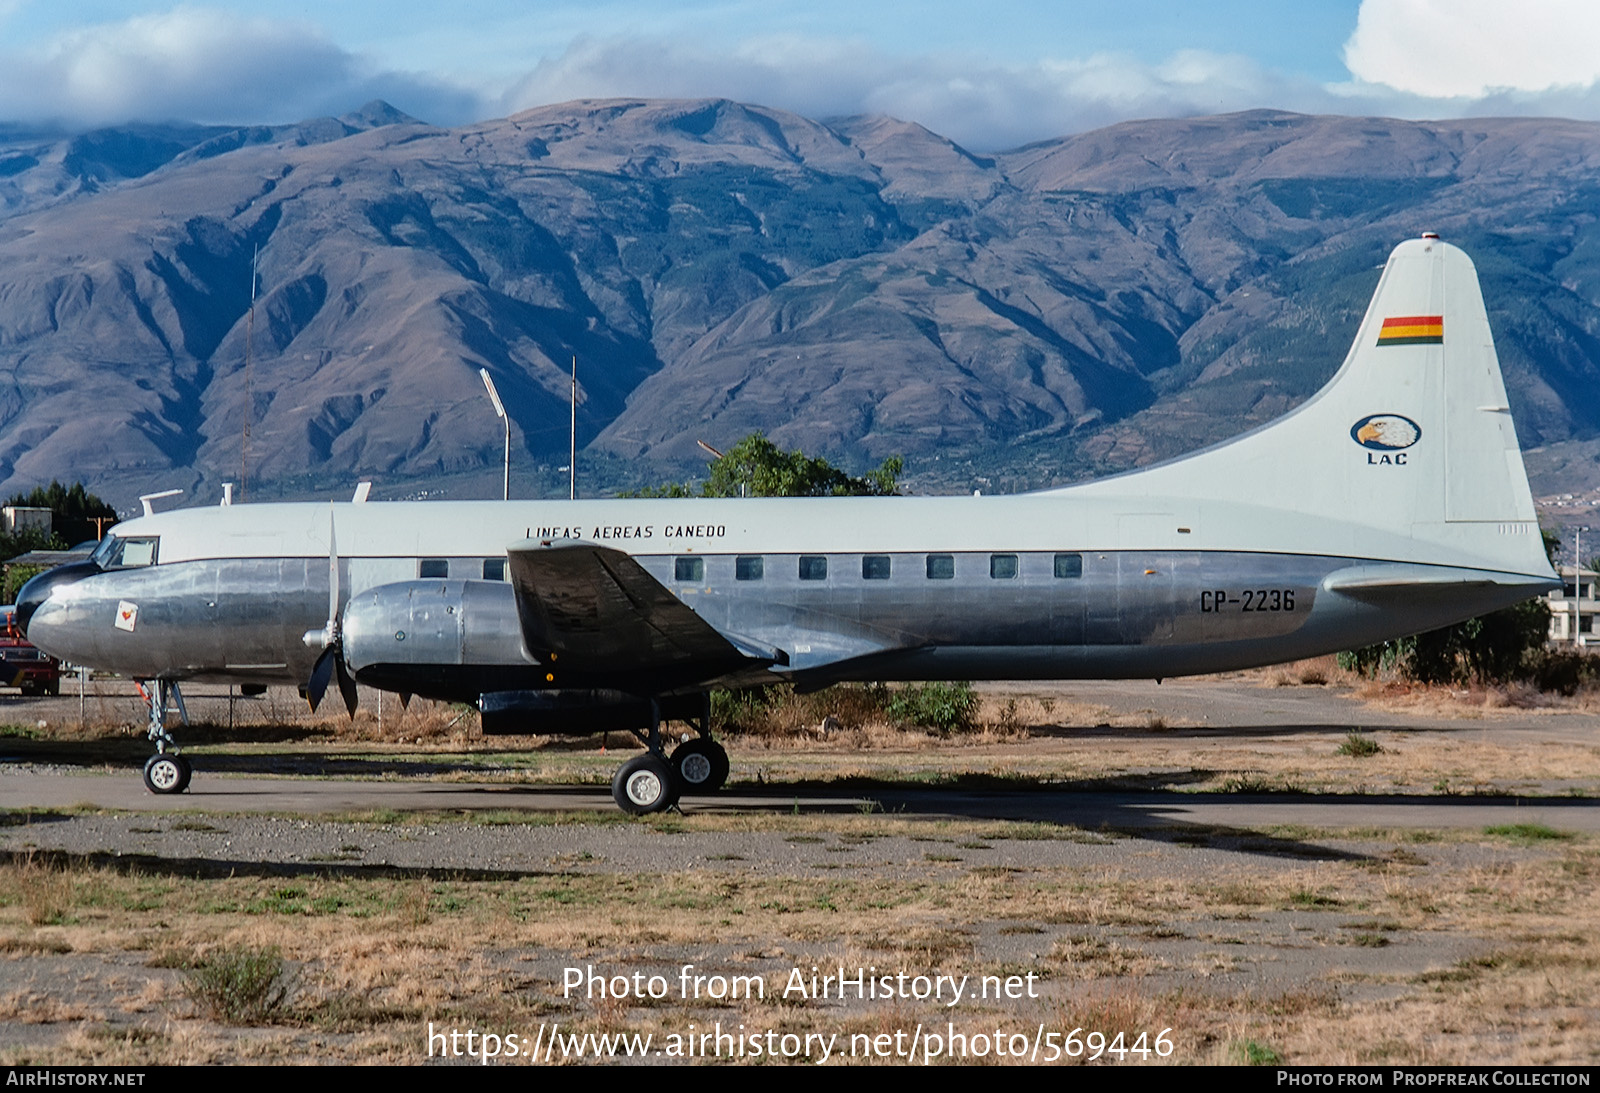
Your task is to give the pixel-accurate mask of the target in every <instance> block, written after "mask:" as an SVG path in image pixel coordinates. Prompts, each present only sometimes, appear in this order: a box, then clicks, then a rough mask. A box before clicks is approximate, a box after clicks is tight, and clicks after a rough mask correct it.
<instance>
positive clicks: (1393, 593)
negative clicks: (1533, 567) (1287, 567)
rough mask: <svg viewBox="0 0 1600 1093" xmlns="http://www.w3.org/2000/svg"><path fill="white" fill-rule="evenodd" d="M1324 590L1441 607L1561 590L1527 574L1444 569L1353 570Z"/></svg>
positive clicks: (1334, 576)
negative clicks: (1473, 598)
mask: <svg viewBox="0 0 1600 1093" xmlns="http://www.w3.org/2000/svg"><path fill="white" fill-rule="evenodd" d="M1322 587H1323V588H1324V589H1325V590H1327V591H1329V592H1337V593H1339V594H1340V595H1342V596H1349V597H1350V598H1351V599H1355V600H1361V601H1362V602H1364V603H1371V604H1375V605H1383V606H1400V605H1403V604H1408V603H1409V604H1424V603H1439V602H1443V601H1446V600H1449V599H1452V598H1461V597H1464V596H1467V595H1468V594H1475V593H1482V592H1484V591H1487V590H1489V589H1493V588H1503V589H1505V590H1506V592H1507V593H1510V594H1511V599H1510V600H1509V601H1508V602H1516V601H1517V600H1522V599H1527V598H1528V597H1530V596H1537V595H1538V594H1539V593H1541V592H1546V591H1549V590H1550V589H1552V588H1557V587H1559V584H1558V582H1557V581H1556V580H1554V579H1553V578H1545V577H1537V576H1530V575H1528V574H1525V573H1488V572H1484V571H1483V570H1477V569H1453V568H1445V567H1441V566H1421V565H1418V566H1396V565H1383V566H1352V567H1350V568H1349V569H1341V570H1338V571H1337V572H1335V573H1330V574H1328V576H1327V577H1326V578H1324V579H1323V582H1322Z"/></svg>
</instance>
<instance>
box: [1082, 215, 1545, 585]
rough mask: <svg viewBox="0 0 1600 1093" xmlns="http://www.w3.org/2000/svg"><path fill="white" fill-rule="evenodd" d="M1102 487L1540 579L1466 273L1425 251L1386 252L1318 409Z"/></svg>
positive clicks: (1522, 489)
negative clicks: (1223, 505) (1260, 514)
mask: <svg viewBox="0 0 1600 1093" xmlns="http://www.w3.org/2000/svg"><path fill="white" fill-rule="evenodd" d="M1113 482H1114V483H1115V485H1112V483H1113ZM1101 485H1102V484H1101V483H1094V484H1092V485H1090V486H1086V487H1080V488H1081V489H1084V490H1085V491H1087V492H1093V493H1098V492H1102V491H1101V489H1100V488H1099V487H1101ZM1105 487H1106V488H1105V490H1104V492H1107V493H1109V492H1113V491H1114V492H1117V493H1121V494H1125V495H1126V494H1132V495H1135V496H1143V497H1157V496H1162V497H1170V498H1185V499H1189V500H1190V501H1192V502H1196V503H1198V504H1199V505H1200V506H1201V507H1202V508H1203V507H1204V506H1205V503H1206V501H1208V500H1214V501H1219V502H1232V503H1236V504H1239V505H1245V506H1263V507H1268V508H1271V509H1273V510H1275V511H1277V512H1280V513H1283V512H1287V513H1300V514H1304V515H1305V516H1308V517H1313V518H1321V520H1314V521H1313V522H1312V524H1311V525H1308V526H1315V525H1316V524H1318V523H1322V522H1323V521H1326V522H1327V523H1326V524H1325V525H1324V526H1331V525H1332V524H1333V523H1335V522H1336V523H1337V524H1338V525H1341V526H1344V527H1349V526H1351V525H1354V526H1356V527H1357V528H1366V529H1370V530H1371V531H1372V532H1373V533H1375V534H1373V535H1371V536H1367V537H1365V540H1366V541H1378V540H1382V541H1385V542H1386V543H1388V544H1389V546H1388V547H1387V548H1386V554H1387V555H1393V554H1395V553H1396V552H1397V551H1398V552H1400V553H1405V554H1407V555H1409V556H1410V557H1409V558H1408V559H1406V560H1414V561H1433V562H1444V563H1449V564H1455V565H1469V566H1476V567H1481V568H1490V569H1496V570H1503V571H1509V572H1517V573H1530V574H1531V573H1537V574H1540V575H1546V574H1548V573H1549V572H1550V568H1549V562H1548V560H1547V559H1546V557H1545V553H1544V549H1543V543H1542V539H1541V537H1540V535H1539V529H1538V523H1537V519H1536V517H1535V514H1534V509H1533V499H1532V497H1531V496H1530V495H1529V492H1528V479H1527V475H1526V473H1525V472H1524V471H1523V467H1522V455H1521V451H1520V449H1519V448H1518V446H1517V436H1516V429H1515V428H1514V427H1513V425H1512V422H1511V413H1510V407H1509V406H1508V405H1507V402H1506V393H1505V386H1504V384H1503V383H1502V381H1501V378H1500V363H1499V360H1498V358H1497V357H1496V355H1495V351H1494V340H1493V338H1492V337H1491V335H1490V332H1489V318H1488V315H1487V313H1486V312H1485V310H1484V306H1483V295H1482V293H1481V291H1480V290H1479V287H1478V275H1477V271H1476V270H1475V269H1474V268H1473V265H1472V261H1471V259H1469V258H1468V257H1467V256H1466V255H1465V254H1464V253H1462V252H1461V251H1460V250H1458V249H1457V248H1455V247H1452V246H1450V245H1449V244H1447V243H1443V242H1440V241H1439V239H1438V237H1437V236H1433V235H1425V236H1423V237H1422V238H1421V239H1413V240H1409V241H1407V242H1404V243H1401V244H1400V245H1399V246H1398V247H1396V248H1395V249H1394V252H1393V253H1392V254H1391V255H1390V256H1389V261H1388V263H1387V265H1385V267H1384V270H1383V276H1382V277H1381V278H1380V279H1379V281H1378V289H1377V292H1376V293H1375V294H1374V295H1373V298H1372V303H1371V305H1370V306H1369V307H1368V308H1367V314H1366V317H1365V318H1364V319H1363V320H1362V322H1361V328H1360V330H1359V331H1358V332H1357V334H1356V340H1355V344H1354V345H1353V346H1352V347H1351V349H1350V353H1349V355H1348V356H1346V357H1345V361H1344V364H1343V366H1342V367H1341V368H1340V369H1339V371H1338V372H1337V373H1336V374H1335V375H1334V377H1333V379H1332V380H1330V381H1329V382H1328V384H1327V386H1325V387H1324V388H1323V389H1322V390H1321V391H1319V392H1318V393H1317V394H1316V395H1314V396H1313V397H1312V398H1310V399H1308V400H1307V401H1306V402H1305V403H1303V404H1302V405H1300V406H1299V407H1297V408H1296V409H1295V410H1294V411H1292V412H1291V413H1289V414H1287V415H1285V416H1284V417H1282V418H1280V419H1279V420H1277V421H1275V422H1272V423H1271V424H1269V425H1267V426H1265V427H1263V428H1261V429H1258V430H1256V431H1254V432H1252V433H1248V434H1246V435H1244V436H1241V437H1238V438H1236V439H1234V440H1231V441H1228V442H1226V443H1224V444H1221V445H1218V446H1217V447H1214V448H1211V449H1207V450H1206V451H1203V452H1200V453H1197V454H1195V455H1192V456H1188V457H1185V458H1183V459H1179V460H1175V461H1173V462H1172V463H1168V464H1163V465H1161V466H1158V467H1152V468H1150V469H1148V470H1145V471H1139V472H1135V473H1133V474H1129V475H1125V476H1122V477H1120V478H1118V479H1115V480H1106V483H1105ZM1268 530H1270V529H1268ZM1340 537H1341V538H1343V536H1340ZM1267 538H1269V539H1270V538H1271V536H1270V534H1269V535H1268V536H1267ZM1397 543H1399V544H1406V543H1408V544H1409V547H1405V546H1402V547H1399V548H1397V547H1396V546H1395V544H1397ZM1332 548H1333V545H1332V544H1330V545H1329V547H1328V548H1325V549H1332Z"/></svg>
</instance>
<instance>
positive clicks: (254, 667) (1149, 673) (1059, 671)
mask: <svg viewBox="0 0 1600 1093" xmlns="http://www.w3.org/2000/svg"><path fill="white" fill-rule="evenodd" d="M1123 507H1124V508H1125V506H1123ZM1134 507H1136V508H1145V509H1148V508H1151V507H1152V506H1150V505H1148V504H1142V505H1139V506H1134ZM1166 507H1168V508H1174V507H1176V506H1173V505H1169V506H1166ZM1072 508H1073V506H1067V507H1065V508H1064V507H1063V501H1062V500H1061V499H1057V498H1052V497H1047V496H1042V495H1031V496H1026V497H1017V498H1004V497H994V498H884V499H818V500H810V501H695V502H683V501H612V502H604V501H598V502H577V503H570V502H569V503H562V502H521V503H519V502H473V503H426V502H418V503H398V504H378V503H374V504H366V505H338V506H318V505H309V504H308V505H264V506H232V507H224V508H218V509H202V510H195V509H190V510H182V511H180V512H174V513H168V514H161V515H156V516H153V517H147V518H143V519H140V520H136V521H131V522H129V523H127V524H124V525H121V526H119V527H118V528H117V529H116V534H117V535H119V536H124V537H140V536H143V537H149V538H154V539H156V540H158V543H159V546H158V548H157V550H156V554H155V562H154V564H148V565H139V566H135V567H132V568H123V569H108V570H104V571H95V572H90V573H87V574H85V575H82V576H80V577H79V578H78V579H76V580H74V581H72V582H70V583H68V584H64V585H63V586H61V587H59V588H57V589H54V590H52V592H51V594H50V595H49V596H48V598H47V599H46V600H45V601H44V602H42V603H40V604H39V605H38V606H37V607H36V608H35V610H34V611H33V613H32V616H31V618H30V619H29V622H28V632H29V635H30V638H31V639H32V640H33V641H35V642H36V643H37V644H38V645H39V646H40V647H41V648H44V649H46V650H48V651H50V652H52V653H54V654H55V655H57V656H60V657H63V658H65V659H68V660H71V661H73V662H76V663H85V664H91V665H93V666H95V667H97V668H100V669H103V670H108V671H114V672H118V673H121V674H124V675H127V676H131V677H133V678H140V679H152V678H161V679H173V680H184V679H206V680H218V681H224V680H225V681H236V682H250V683H262V682H293V683H303V682H305V680H306V679H307V677H308V675H309V674H310V672H311V667H312V664H313V663H314V662H315V660H316V658H317V655H318V653H319V650H318V649H316V648H313V647H308V645H307V643H306V641H305V640H304V638H305V635H306V634H307V632H308V631H313V630H315V629H316V628H317V627H319V626H321V625H323V623H324V621H325V620H326V618H327V616H328V606H329V586H330V570H329V557H328V554H327V553H326V551H327V545H326V544H327V542H328V536H327V532H326V530H323V531H320V533H319V530H318V529H319V527H321V528H327V527H329V526H332V525H335V524H336V526H337V542H338V544H340V545H341V549H340V553H339V555H338V557H337V562H336V564H337V565H338V567H339V581H340V588H341V591H340V600H341V603H340V608H339V610H340V614H341V616H342V620H343V631H344V655H345V659H346V661H347V663H348V664H349V666H350V669H351V671H352V672H353V673H354V674H355V676H356V678H357V679H358V680H360V681H362V682H365V683H369V684H371V685H374V686H380V687H385V688H388V689H392V690H397V691H406V692H410V693H419V694H425V695H433V696H436V697H441V698H450V699H456V700H476V699H477V698H478V697H479V696H480V695H481V694H483V693H487V692H495V691H504V690H528V689H539V688H540V687H543V686H548V685H557V686H566V687H572V686H607V687H615V688H620V689H622V690H629V689H630V688H635V689H639V690H645V691H665V690H681V689H685V688H689V689H692V688H696V687H703V686H709V685H713V684H718V683H721V684H731V685H744V684H752V683H758V682H762V681H773V680H778V679H789V680H795V681H799V682H802V683H803V682H806V681H807V680H822V679H885V680H893V679H968V678H983V679H1070V678H1132V677H1156V678H1159V677H1166V676H1175V675H1183V674H1192V673H1202V672H1213V671H1221V670H1226V669H1235V668H1241V667H1246V666H1251V665H1259V664H1265V663H1273V662H1279V661H1284V660H1291V659H1295V658H1300V657H1306V656H1313V655H1317V654H1321V653H1326V652H1330V651H1333V650H1338V649H1345V648H1351V647H1354V646H1358V645H1362V644H1365V643H1368V642H1371V641H1375V640H1378V639H1381V638H1384V637H1388V636H1393V635H1394V634H1395V633H1396V632H1399V631H1406V632H1409V631H1415V630H1423V629H1428V628H1430V627H1433V626H1439V625H1444V624H1447V623H1450V622H1454V621H1458V620H1460V619H1462V618H1466V617H1469V616H1472V615H1475V614H1479V613H1481V612H1483V611H1487V610H1491V609H1494V608H1497V607H1501V606H1505V605H1507V604H1509V603H1514V602H1516V601H1517V600H1520V599H1523V598H1526V597H1527V596H1529V595H1531V594H1535V593H1537V592H1538V591H1540V590H1542V589H1543V588H1545V587H1547V586H1548V584H1549V581H1548V578H1546V577H1545V576H1543V575H1541V574H1538V573H1529V574H1517V573H1506V572H1502V571H1496V570H1492V569H1490V568H1488V567H1487V566H1484V565H1482V564H1481V563H1480V564H1473V558H1472V557H1471V552H1470V550H1463V551H1461V552H1459V553H1460V556H1459V557H1458V558H1456V559H1454V560H1455V561H1456V562H1457V563H1458V564H1456V565H1450V566H1442V565H1437V564H1428V563H1422V562H1419V561H1418V560H1416V559H1414V558H1410V557H1407V556H1406V555H1407V550H1406V547H1405V544H1404V542H1403V541H1400V540H1398V539H1396V540H1394V541H1392V542H1388V543H1385V544H1383V545H1384V546H1386V547H1387V548H1388V549H1387V553H1388V557H1382V556H1378V557H1374V556H1372V555H1367V556H1361V555H1354V554H1328V553H1319V552H1310V553H1297V552H1293V551H1290V550H1279V551H1271V550H1267V551H1263V550H1245V549H1239V548H1238V544H1236V543H1231V542H1230V540H1233V539H1236V538H1238V537H1239V535H1238V533H1237V526H1238V524H1239V522H1240V521H1241V520H1243V519H1244V518H1245V517H1244V515H1243V514H1241V513H1238V512H1230V511H1228V510H1227V508H1226V507H1225V506H1221V505H1213V506H1209V507H1205V506H1200V507H1196V506H1190V511H1188V512H1185V513H1183V514H1181V515H1172V516H1170V517H1168V516H1165V515H1162V514H1153V515H1152V514H1145V513H1138V514H1133V515H1130V514H1128V513H1126V512H1118V511H1115V510H1116V509H1117V508H1118V506H1114V505H1107V504H1103V503H1101V504H1090V505H1083V506H1077V508H1078V509H1079V512H1078V514H1077V517H1076V519H1071V518H1068V517H1065V516H1063V513H1071V512H1072ZM1096 510H1104V511H1098V512H1097V511H1096ZM552 513H555V514H559V515H562V516H566V517H568V519H565V520H561V521H559V522H557V521H554V520H553V518H552ZM1052 516H1053V518H1051V517H1052ZM1180 520H1181V521H1182V522H1181V523H1180V522H1179V521H1180ZM1294 523H1295V521H1294V520H1293V518H1292V517H1290V516H1287V515H1286V516H1284V517H1283V520H1282V526H1281V527H1280V529H1279V534H1278V535H1277V536H1276V538H1277V539H1279V541H1280V542H1281V543H1283V544H1286V545H1288V544H1293V543H1294V542H1295V541H1296V540H1297V539H1302V540H1303V539H1307V538H1315V537H1318V536H1319V535H1325V533H1326V532H1325V529H1319V528H1317V527H1315V526H1313V527H1310V528H1308V529H1307V530H1306V531H1305V533H1304V534H1299V535H1297V534H1295V533H1294V531H1293V529H1292V525H1293V524H1294ZM1073 524H1076V525H1078V526H1076V527H1073V526H1070V525H1073ZM1051 525H1054V526H1051ZM196 529H202V530H200V531H198V532H197V530H196ZM1097 530H1098V535H1097V534H1096V531H1097ZM528 532H533V533H534V534H535V535H537V534H538V533H541V532H543V533H558V534H563V535H566V536H567V537H569V538H590V537H604V538H606V539H607V540H608V541H610V542H612V544H613V545H617V546H620V547H622V548H624V549H628V550H629V551H630V553H632V555H633V557H634V558H635V560H637V561H638V562H639V563H640V564H641V565H642V566H643V567H644V569H645V570H646V571H648V572H649V573H650V574H651V575H652V576H653V577H655V578H656V579H657V580H658V581H660V583H661V584H662V585H663V586H665V587H666V588H667V589H669V590H670V591H671V592H673V593H674V594H675V595H676V596H677V597H678V598H679V599H681V600H682V602H683V603H684V604H686V605H688V606H689V607H691V608H692V609H693V610H694V611H695V612H696V613H697V614H698V615H699V616H701V617H702V618H703V619H705V620H706V621H707V622H708V623H710V624H711V625H712V626H713V627H715V628H716V629H717V630H718V631H720V632H722V633H724V634H727V635H730V636H732V637H734V638H736V639H737V640H739V641H740V642H742V643H743V644H744V645H745V646H748V647H751V648H758V649H770V650H773V651H774V652H775V653H776V654H777V656H776V658H775V659H776V661H777V663H774V664H772V665H771V666H770V667H764V668H762V669H761V670H759V671H751V670H748V669H741V670H739V671H736V672H732V673H727V674H724V675H722V676H720V677H718V676H713V677H707V678H691V679H684V680H679V681H675V682H674V684H673V686H672V687H662V686H661V685H660V684H659V682H652V681H638V680H633V679H631V678H630V673H629V666H628V664H626V663H617V664H615V665H613V666H610V668H609V669H608V671H607V672H606V674H605V677H604V678H587V677H586V678H581V679H574V678H572V677H571V676H570V675H569V674H563V675H562V676H561V678H560V679H559V680H547V679H546V676H548V675H550V674H551V673H550V672H548V671H547V670H546V669H548V668H550V667H551V666H550V665H548V664H543V663H541V662H540V660H539V659H538V658H537V657H535V656H533V655H531V654H530V653H529V652H528V650H527V648H526V646H525V643H524V641H523V637H522V630H521V627H520V623H519V613H518V605H517V602H516V597H515V595H514V590H513V588H512V586H511V584H509V583H508V582H506V581H504V580H498V579H495V580H485V579H484V575H485V572H486V566H487V567H488V568H487V571H488V572H489V573H490V574H492V575H495V574H497V571H502V570H503V562H504V559H505V557H506V543H507V542H508V541H510V540H512V539H513V538H517V537H522V536H523V535H524V534H526V533H528ZM635 533H637V534H635ZM1119 534H1120V536H1121V538H1123V539H1124V540H1126V542H1125V543H1124V544H1123V545H1121V546H1117V545H1113V544H1110V543H1105V542H1097V539H1107V538H1114V537H1116V536H1117V535H1119ZM613 535H615V536H616V538H615V539H613V538H612V536H613ZM830 539H834V540H838V539H849V540H851V543H850V546H851V548H852V549H849V550H837V549H834V550H829V549H826V546H827V541H828V540H830ZM403 540H409V544H408V546H409V549H407V552H406V553H403V554H401V553H392V552H384V553H379V552H377V551H376V550H374V549H373V546H374V544H377V543H387V544H393V543H395V542H396V541H403ZM1140 540H1143V541H1144V542H1143V545H1140ZM1159 540H1165V542H1164V543H1162V542H1158V541H1159ZM913 541H920V542H921V543H923V544H926V547H925V548H924V549H919V550H908V549H905V547H906V546H907V544H908V543H909V542H913ZM1185 541H1192V542H1195V544H1196V545H1195V547H1193V548H1189V549H1183V548H1182V547H1181V546H1180V545H1179V544H1180V543H1184V542H1185ZM347 543H348V544H350V548H349V550H350V552H349V553H347V552H345V549H344V548H343V544H347ZM293 544H300V553H299V554H298V555H297V556H296V555H290V554H289V553H288V552H287V551H288V549H289V548H290V547H291V546H292V545H293ZM878 544H882V549H875V547H876V546H877V545H878ZM230 545H231V546H232V547H233V548H234V550H235V551H237V552H239V553H243V551H245V550H249V551H251V552H253V553H255V554H256V555H258V556H246V557H240V556H233V557H230V556H228V553H229V547H230ZM662 546H669V549H666V550H662V549H661V547H662ZM796 546H798V547H799V549H795V547H796ZM930 547H931V549H929V548H930ZM973 547H983V548H984V549H973ZM318 548H320V549H318ZM641 548H642V549H641ZM786 548H787V549H786ZM1385 570H1392V571H1393V572H1394V573H1396V574H1403V575H1408V576H1412V577H1415V576H1417V575H1419V574H1426V573H1430V572H1431V573H1435V574H1438V575H1442V576H1454V577H1456V578H1461V577H1462V576H1463V575H1465V577H1466V578H1467V580H1466V581H1465V583H1463V584H1460V585H1459V586H1458V587H1457V591H1456V592H1455V593H1454V594H1451V595H1449V596H1443V597H1441V596H1433V597H1431V598H1430V597H1426V596H1423V597H1420V598H1418V597H1412V598H1411V599H1409V600H1408V601H1407V602H1406V603H1405V605H1404V617H1403V618H1397V617H1396V611H1395V609H1394V608H1393V606H1392V605H1388V604H1384V603H1373V602H1371V601H1370V600H1367V599H1362V598H1358V597H1352V596H1349V595H1345V594H1342V593H1340V592H1336V591H1330V590H1329V588H1328V587H1326V585H1327V582H1329V580H1330V579H1332V578H1334V577H1336V576H1337V575H1339V574H1349V573H1352V572H1359V573H1372V572H1379V571H1385ZM424 574H430V575H429V576H424ZM440 574H442V575H440ZM1474 576H1476V577H1478V578H1481V579H1479V580H1472V579H1471V578H1473V577H1474ZM741 577H743V578H744V579H741ZM130 607H131V608H132V610H133V612H134V616H133V619H132V622H131V625H128V624H127V620H124V625H120V626H119V625H118V618H119V613H123V614H125V613H126V612H127V611H128V610H129V608H130ZM397 635H398V636H397Z"/></svg>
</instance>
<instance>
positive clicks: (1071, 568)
mask: <svg viewBox="0 0 1600 1093" xmlns="http://www.w3.org/2000/svg"><path fill="white" fill-rule="evenodd" d="M1056 576H1057V577H1081V576H1083V555H1082V554H1057V555H1056Z"/></svg>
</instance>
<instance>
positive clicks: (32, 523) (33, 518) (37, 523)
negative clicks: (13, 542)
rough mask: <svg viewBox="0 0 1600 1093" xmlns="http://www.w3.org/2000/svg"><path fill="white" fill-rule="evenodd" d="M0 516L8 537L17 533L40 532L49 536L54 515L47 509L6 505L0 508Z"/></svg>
mask: <svg viewBox="0 0 1600 1093" xmlns="http://www.w3.org/2000/svg"><path fill="white" fill-rule="evenodd" d="M0 516H3V517H4V519H5V527H6V533H7V534H9V535H15V534H16V533H17V532H19V531H42V532H44V533H45V534H46V535H49V534H50V530H51V527H52V526H53V522H54V520H55V514H54V513H52V512H51V511H50V510H49V509H47V508H35V507H34V506H32V505H6V506H5V507H4V508H0Z"/></svg>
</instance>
